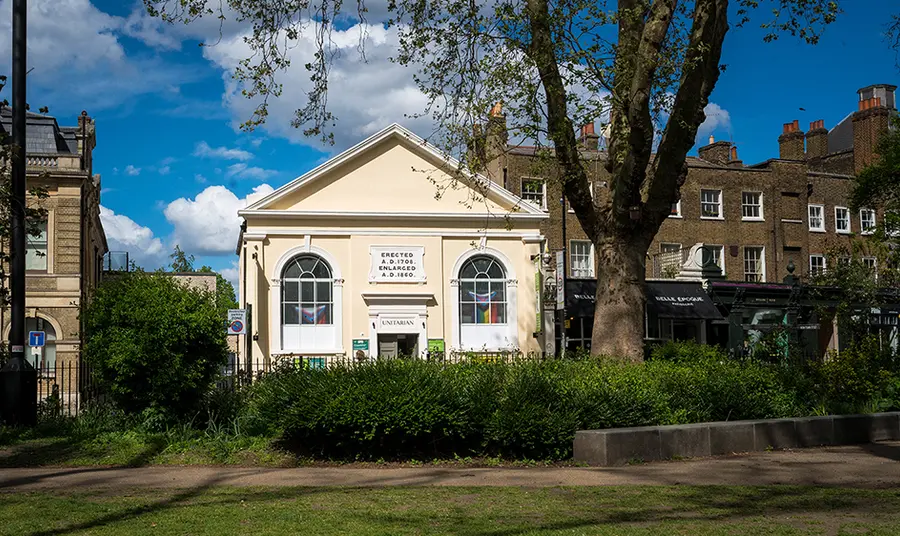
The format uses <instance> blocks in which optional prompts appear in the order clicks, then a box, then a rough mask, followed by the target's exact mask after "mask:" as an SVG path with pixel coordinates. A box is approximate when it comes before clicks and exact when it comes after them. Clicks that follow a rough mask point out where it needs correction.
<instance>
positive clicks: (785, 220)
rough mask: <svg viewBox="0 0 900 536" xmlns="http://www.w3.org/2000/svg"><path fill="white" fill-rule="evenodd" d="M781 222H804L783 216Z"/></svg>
mask: <svg viewBox="0 0 900 536" xmlns="http://www.w3.org/2000/svg"><path fill="white" fill-rule="evenodd" d="M781 223H803V220H790V219H786V218H782V219H781Z"/></svg>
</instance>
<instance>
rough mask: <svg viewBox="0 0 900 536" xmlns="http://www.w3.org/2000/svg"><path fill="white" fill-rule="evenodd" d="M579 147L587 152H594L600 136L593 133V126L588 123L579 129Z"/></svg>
mask: <svg viewBox="0 0 900 536" xmlns="http://www.w3.org/2000/svg"><path fill="white" fill-rule="evenodd" d="M579 141H580V142H581V145H582V146H584V148H585V149H587V150H588V151H596V150H597V146H598V143H599V141H600V136H599V135H598V134H597V133H595V132H594V124H593V123H588V124H586V125H584V126H583V127H581V139H580V140H579Z"/></svg>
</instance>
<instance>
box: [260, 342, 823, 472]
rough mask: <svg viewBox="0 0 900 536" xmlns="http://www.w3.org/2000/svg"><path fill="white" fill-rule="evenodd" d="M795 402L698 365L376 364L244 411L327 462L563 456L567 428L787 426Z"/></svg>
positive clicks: (285, 381)
mask: <svg viewBox="0 0 900 536" xmlns="http://www.w3.org/2000/svg"><path fill="white" fill-rule="evenodd" d="M807 411H808V409H807V405H806V404H805V403H804V401H803V397H802V396H801V395H800V394H799V393H798V392H796V391H795V390H794V389H793V388H792V387H791V386H789V385H788V383H787V382H785V381H782V375H781V373H780V372H779V371H778V370H777V369H776V368H775V367H772V366H768V365H765V364H760V363H754V362H737V361H729V360H725V359H718V358H715V356H713V357H710V356H707V357H705V358H702V359H698V360H694V361H684V360H651V361H648V362H647V363H643V364H639V365H629V364H621V363H616V362H609V361H600V360H596V359H588V360H579V361H570V360H548V361H534V362H523V363H514V364H503V363H479V364H473V363H461V364H456V365H446V364H439V363H433V362H427V361H421V360H410V361H405V360H388V361H376V362H374V363H371V364H366V365H357V366H354V367H350V368H341V367H338V368H333V369H327V370H310V369H300V370H287V371H282V372H279V373H275V374H270V375H269V376H267V377H266V378H264V379H263V380H262V381H260V382H258V383H257V384H256V385H255V386H254V387H253V389H252V391H251V393H250V395H249V398H248V407H247V412H248V414H251V415H253V416H254V417H255V420H256V421H257V422H259V423H264V425H265V426H266V427H268V430H267V433H270V434H277V435H279V436H280V437H281V439H282V440H283V441H284V442H285V443H286V444H287V445H289V446H291V447H292V448H294V449H296V450H299V451H301V452H304V453H306V454H308V455H311V456H315V457H324V458H331V459H399V458H408V457H423V458H427V457H447V456H489V455H490V456H494V455H500V456H504V457H515V458H527V459H543V460H554V459H555V460H558V459H566V458H569V457H571V454H572V440H573V438H574V435H575V431H576V430H583V429H597V428H613V427H627V426H644V425H660V424H684V423H691V422H703V421H717V420H738V419H763V418H778V417H793V416H799V415H803V414H805V412H807Z"/></svg>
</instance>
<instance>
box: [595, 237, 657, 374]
mask: <svg viewBox="0 0 900 536" xmlns="http://www.w3.org/2000/svg"><path fill="white" fill-rule="evenodd" d="M646 253H647V247H646V245H645V244H644V243H643V242H642V241H641V240H635V239H627V238H624V237H610V239H608V240H606V241H604V242H602V243H601V245H599V246H597V254H598V255H599V269H598V272H597V305H596V307H595V309H594V329H593V333H592V336H591V353H592V354H594V355H604V356H609V357H614V358H617V359H622V360H625V361H633V362H639V361H643V360H644V300H645V294H644V256H645V255H646Z"/></svg>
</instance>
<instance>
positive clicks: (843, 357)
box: [811, 337, 900, 414]
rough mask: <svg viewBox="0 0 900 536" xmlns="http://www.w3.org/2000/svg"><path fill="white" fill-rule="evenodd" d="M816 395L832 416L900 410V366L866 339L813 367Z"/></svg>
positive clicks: (889, 353)
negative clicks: (866, 411)
mask: <svg viewBox="0 0 900 536" xmlns="http://www.w3.org/2000/svg"><path fill="white" fill-rule="evenodd" d="M811 372H812V379H813V381H814V382H816V390H815V393H816V396H818V397H819V399H820V400H821V404H822V405H823V406H824V407H825V408H826V409H827V411H828V412H829V413H837V414H840V413H856V412H860V411H863V410H864V408H867V407H869V408H871V409H873V410H874V411H888V410H896V409H900V392H898V387H900V367H898V363H897V356H896V355H895V354H894V353H893V352H891V351H886V350H884V349H882V348H881V345H880V344H879V343H878V341H877V340H876V339H875V338H873V337H870V338H866V339H863V340H862V341H860V342H859V343H857V344H856V345H854V346H853V347H851V348H848V349H846V350H844V351H842V352H840V353H837V352H835V353H832V354H830V355H829V356H828V357H827V358H826V359H825V360H824V361H823V362H821V363H814V364H813V365H812V371H811Z"/></svg>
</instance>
